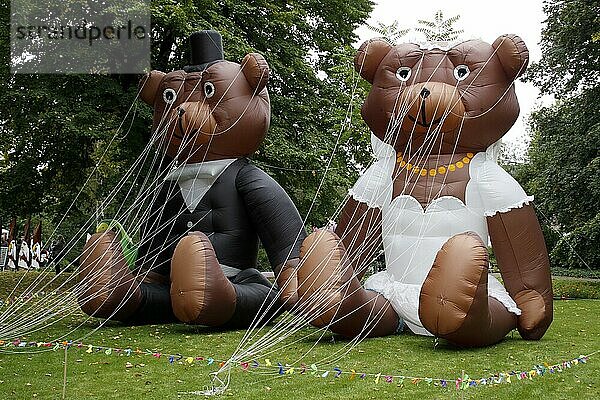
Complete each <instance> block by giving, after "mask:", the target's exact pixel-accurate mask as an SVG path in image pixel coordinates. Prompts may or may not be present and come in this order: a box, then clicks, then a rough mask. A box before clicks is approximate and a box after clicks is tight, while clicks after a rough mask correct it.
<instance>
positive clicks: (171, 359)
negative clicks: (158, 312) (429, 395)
mask: <svg viewBox="0 0 600 400" xmlns="http://www.w3.org/2000/svg"><path fill="white" fill-rule="evenodd" d="M7 347H15V348H27V347H38V348H48V349H49V350H54V351H57V350H59V349H61V348H62V349H69V348H74V349H81V350H83V349H85V353H88V354H91V353H101V354H105V355H107V356H110V355H119V356H131V355H132V354H134V355H147V356H151V357H152V358H154V359H156V360H166V362H167V363H169V364H170V365H173V364H179V365H188V366H191V365H204V366H211V365H213V364H214V363H218V366H219V368H221V367H223V366H224V365H226V361H224V360H218V359H216V358H213V357H198V356H184V355H181V354H179V353H177V354H168V353H160V352H155V351H151V350H140V349H138V348H136V349H132V348H115V347H107V346H97V345H93V344H84V343H81V342H72V341H57V342H31V341H22V340H20V339H16V340H13V341H3V340H0V351H2V348H7ZM599 352H600V350H597V351H594V352H593V353H590V354H588V355H580V356H579V357H576V358H573V359H569V360H565V361H561V362H559V363H556V364H552V365H549V364H547V363H544V364H539V365H534V366H533V368H531V369H529V370H526V371H515V370H513V371H503V372H497V373H495V374H489V375H487V376H485V377H482V378H478V379H473V378H471V377H470V376H469V375H468V374H466V373H464V372H463V373H462V374H461V376H460V377H458V378H455V379H448V378H433V377H418V376H408V375H393V374H387V375H386V374H383V373H381V372H379V373H377V374H374V373H366V372H357V371H356V370H354V369H350V370H347V371H346V370H343V369H342V368H340V367H334V368H331V369H330V368H325V369H321V368H319V367H318V366H317V365H316V364H311V365H310V366H309V367H307V366H306V365H305V364H301V365H300V366H299V367H298V366H293V365H289V364H283V363H281V362H276V363H274V362H272V361H271V360H270V359H265V360H264V363H263V364H261V363H260V362H259V361H257V360H251V361H243V362H240V363H239V365H237V367H239V368H240V369H241V370H242V371H244V372H248V371H252V370H253V369H258V368H262V369H266V370H268V371H271V372H272V373H273V374H274V375H281V376H291V375H306V371H310V374H309V375H312V376H316V377H319V378H328V377H332V378H331V379H341V378H346V379H348V380H350V381H353V380H355V379H356V377H357V376H358V377H359V379H360V380H363V381H364V380H365V379H366V378H372V379H373V381H372V382H374V383H375V384H376V385H380V384H392V383H396V385H397V386H398V387H402V386H403V385H404V382H405V381H407V382H410V384H412V385H419V384H426V385H428V386H430V385H433V386H437V387H440V388H443V389H448V388H450V387H453V388H455V390H458V391H460V390H467V389H471V388H476V387H481V386H495V385H500V384H511V383H514V382H518V381H522V380H533V379H534V378H540V377H543V376H545V375H548V374H556V373H560V372H564V371H566V370H568V369H570V368H573V367H575V366H579V365H582V364H586V363H587V362H588V360H589V358H590V357H592V356H594V355H596V354H597V353H599ZM127 365H129V366H126V367H127V368H129V367H131V366H133V364H131V363H128V364H127Z"/></svg>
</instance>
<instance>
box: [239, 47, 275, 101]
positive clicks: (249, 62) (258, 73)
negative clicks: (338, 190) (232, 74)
mask: <svg viewBox="0 0 600 400" xmlns="http://www.w3.org/2000/svg"><path fill="white" fill-rule="evenodd" d="M242 72H243V73H244V76H245V77H246V80H248V83H249V84H250V87H252V89H254V93H256V94H258V93H260V92H261V91H262V90H263V89H264V88H265V86H267V82H268V81H269V64H267V60H265V58H264V57H263V56H261V55H260V54H258V53H250V54H246V57H244V59H243V60H242Z"/></svg>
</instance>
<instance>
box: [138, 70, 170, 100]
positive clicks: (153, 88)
mask: <svg viewBox="0 0 600 400" xmlns="http://www.w3.org/2000/svg"><path fill="white" fill-rule="evenodd" d="M165 75H166V74H165V73H164V72H161V71H156V70H154V71H150V72H148V73H147V74H146V75H144V77H143V78H142V79H141V80H140V83H139V85H138V86H139V88H140V99H142V101H143V102H144V103H146V104H148V105H149V106H151V105H153V104H154V99H155V98H156V92H157V91H158V86H159V85H160V82H162V79H163V77H164V76H165Z"/></svg>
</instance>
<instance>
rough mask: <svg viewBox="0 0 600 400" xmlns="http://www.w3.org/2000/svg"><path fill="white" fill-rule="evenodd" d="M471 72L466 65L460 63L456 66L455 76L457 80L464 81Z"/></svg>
mask: <svg viewBox="0 0 600 400" xmlns="http://www.w3.org/2000/svg"><path fill="white" fill-rule="evenodd" d="M470 73H471V71H470V70H469V67H467V66H466V65H458V66H457V67H456V68H454V77H455V78H456V80H457V81H462V80H464V79H466V78H467V76H469V74H470Z"/></svg>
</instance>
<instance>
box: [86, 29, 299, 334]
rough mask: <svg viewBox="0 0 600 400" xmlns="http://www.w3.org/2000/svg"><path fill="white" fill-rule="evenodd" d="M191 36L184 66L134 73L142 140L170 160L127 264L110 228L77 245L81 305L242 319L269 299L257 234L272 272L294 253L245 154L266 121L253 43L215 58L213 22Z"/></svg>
mask: <svg viewBox="0 0 600 400" xmlns="http://www.w3.org/2000/svg"><path fill="white" fill-rule="evenodd" d="M190 42H191V50H192V52H191V58H192V65H191V66H188V67H185V68H184V69H183V70H179V71H173V72H170V73H167V74H165V73H163V72H160V71H152V72H150V73H149V74H148V75H147V76H146V77H145V78H144V79H143V80H142V82H141V84H142V86H141V92H140V98H141V99H142V100H143V101H144V102H146V103H147V104H148V105H150V106H151V107H153V109H154V119H153V128H152V140H153V141H154V142H155V144H156V146H157V148H158V149H160V151H161V152H163V153H164V155H165V160H166V161H165V164H168V165H169V166H170V168H169V169H166V170H165V171H163V172H162V173H163V183H162V186H161V187H160V190H158V191H157V192H156V194H153V198H152V199H150V207H149V210H148V212H147V213H146V214H145V219H144V221H143V224H142V229H141V235H140V243H139V254H138V258H137V260H136V267H137V269H136V270H134V271H130V270H129V268H128V267H127V264H126V261H125V259H124V256H123V251H122V249H121V247H120V246H119V243H118V241H117V237H116V234H115V232H113V231H112V230H108V231H106V232H104V233H96V234H94V235H93V236H92V237H91V239H90V240H89V241H88V242H87V244H86V245H85V248H84V250H83V254H82V255H81V267H80V270H79V281H80V284H81V285H82V287H83V288H84V290H83V293H82V294H81V295H80V296H79V303H80V305H81V308H82V309H83V311H85V312H86V313H87V314H89V315H92V316H96V317H101V318H112V319H115V320H119V321H127V322H131V323H154V322H164V321H182V322H185V323H189V324H199V325H206V326H228V327H246V326H248V325H249V324H250V323H251V322H252V321H253V320H254V319H255V317H256V316H257V315H259V314H261V315H262V314H264V319H263V321H266V320H268V319H271V318H273V317H274V316H275V315H276V310H277V309H278V308H279V307H278V303H277V302H278V296H279V294H278V292H277V290H276V289H274V288H273V285H272V284H271V283H270V282H269V281H268V280H267V279H266V278H265V277H264V276H263V275H262V274H261V273H260V272H258V271H257V270H256V267H257V255H258V248H259V242H260V243H262V246H263V247H264V248H265V250H266V253H267V255H268V258H269V262H270V264H271V266H272V268H273V269H274V270H275V271H276V272H277V273H278V276H279V277H280V279H283V280H285V278H287V275H286V271H288V272H289V271H293V270H292V269H291V268H289V267H290V266H291V265H294V264H295V263H296V262H297V258H298V256H299V249H300V245H301V242H302V240H303V239H304V237H305V233H304V227H303V222H302V219H301V218H300V215H299V214H298V211H297V210H296V208H295V206H294V204H293V203H292V202H291V200H290V198H289V197H288V195H287V194H286V193H285V192H284V190H283V189H282V188H281V187H280V186H279V185H278V184H277V183H276V182H275V181H274V180H273V179H272V178H270V177H269V176H268V175H267V174H265V173H264V172H263V171H262V170H260V169H259V168H257V167H255V166H254V165H252V164H251V163H250V162H249V161H248V159H247V157H248V156H249V155H251V154H252V153H253V152H254V151H256V150H257V149H258V147H259V145H260V143H261V142H262V140H263V138H264V137H265V135H266V134H267V130H268V128H269V120H270V103H269V95H268V93H267V89H266V84H267V81H268V78H269V67H268V65H267V62H266V61H265V59H264V58H263V57H262V56H261V55H260V54H256V53H251V54H248V55H246V56H245V57H244V59H243V60H242V62H241V64H237V63H234V62H230V61H225V60H224V57H223V48H222V44H221V35H220V34H219V33H218V32H215V31H201V32H196V33H194V34H193V35H192V36H191V37H190ZM281 271H283V273H280V272H281ZM271 304H275V305H274V306H272V307H270V311H267V306H268V305H271ZM265 311H266V312H265Z"/></svg>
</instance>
